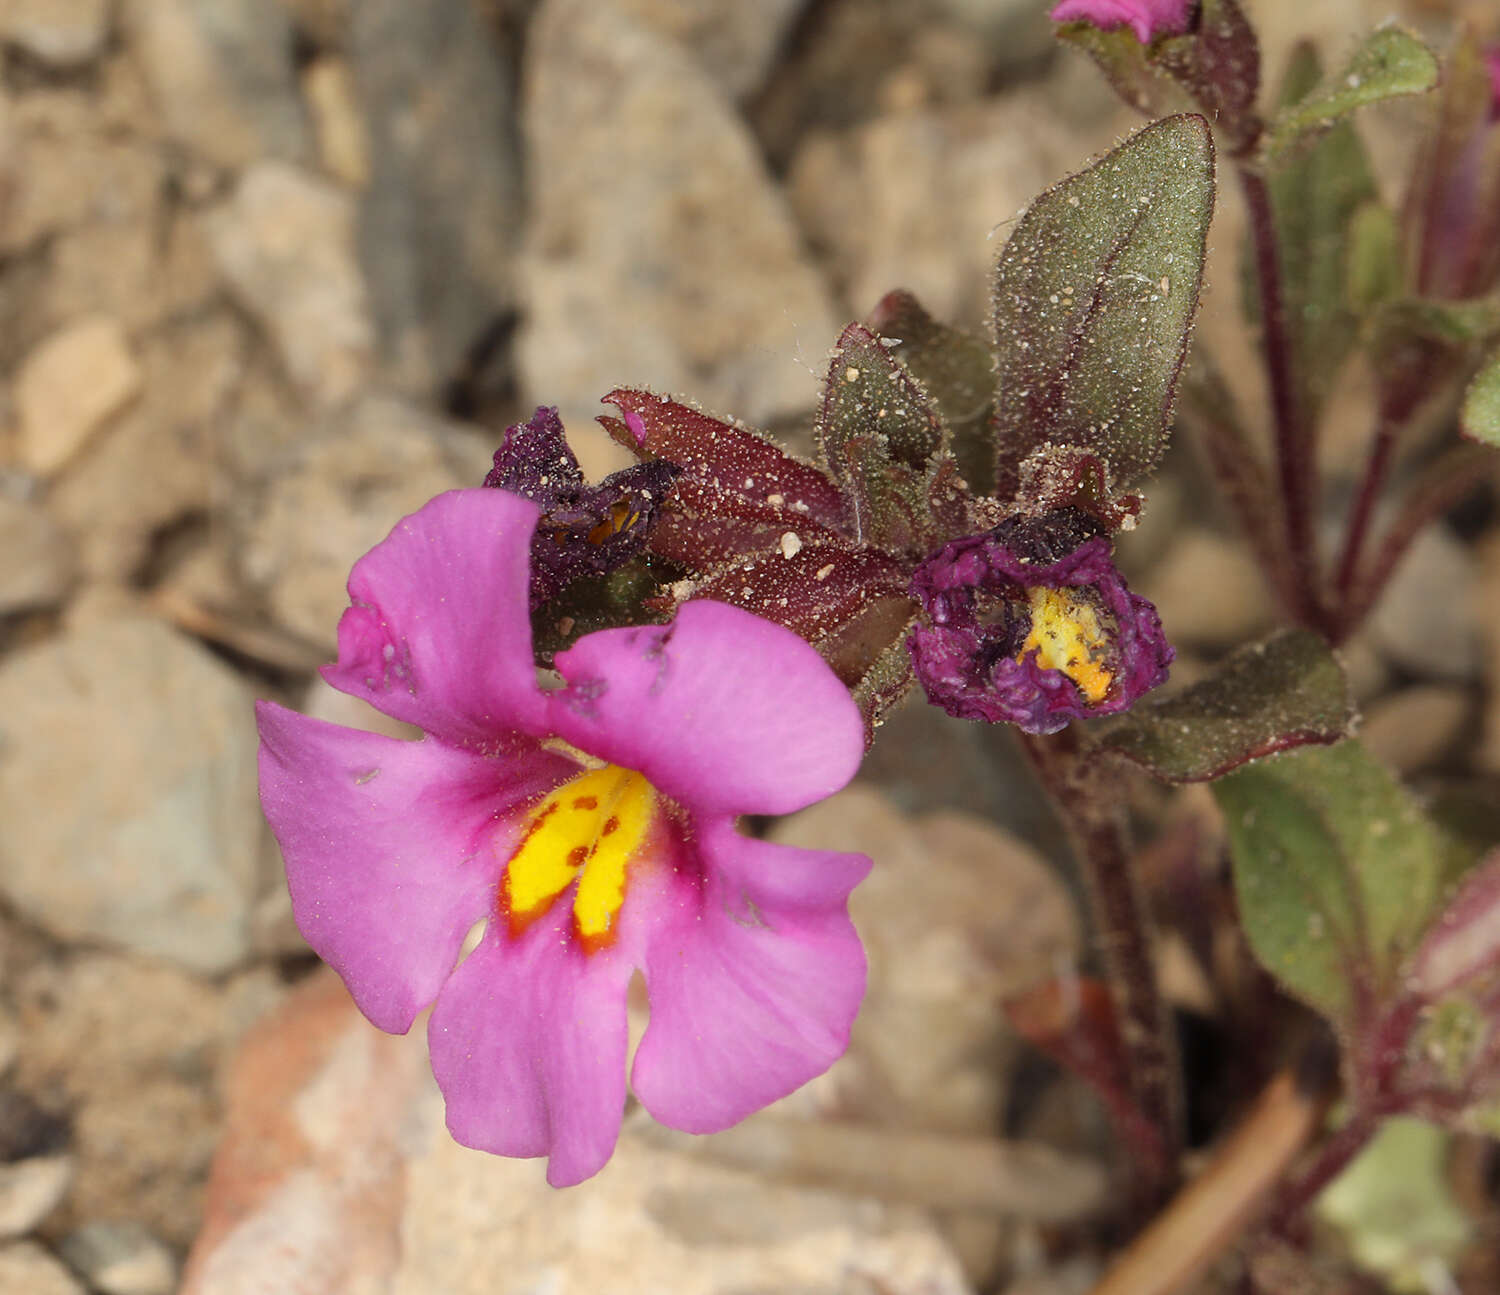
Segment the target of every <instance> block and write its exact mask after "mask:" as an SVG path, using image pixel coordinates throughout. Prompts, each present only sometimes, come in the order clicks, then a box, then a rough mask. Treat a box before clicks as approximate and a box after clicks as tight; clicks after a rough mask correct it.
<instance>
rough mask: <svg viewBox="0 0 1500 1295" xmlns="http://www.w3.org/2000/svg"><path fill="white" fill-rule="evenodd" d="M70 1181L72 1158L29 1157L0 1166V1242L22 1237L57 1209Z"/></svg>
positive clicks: (68, 1156) (60, 1154)
mask: <svg viewBox="0 0 1500 1295" xmlns="http://www.w3.org/2000/svg"><path fill="white" fill-rule="evenodd" d="M72 1181H73V1157H72V1156H70V1155H68V1154H66V1153H58V1154H56V1155H49V1156H31V1157H28V1158H27V1159H25V1160H15V1161H12V1162H11V1163H10V1164H5V1165H0V1240H7V1241H8V1240H10V1239H11V1238H13V1237H19V1236H25V1235H26V1234H27V1233H28V1232H31V1231H33V1230H35V1228H36V1226H37V1225H38V1224H39V1223H41V1221H42V1220H43V1219H45V1218H46V1217H47V1215H49V1214H51V1213H52V1211H53V1210H54V1209H56V1208H57V1203H58V1202H59V1201H60V1200H62V1198H63V1194H64V1193H65V1192H66V1191H67V1190H68V1184H69V1183H71V1182H72Z"/></svg>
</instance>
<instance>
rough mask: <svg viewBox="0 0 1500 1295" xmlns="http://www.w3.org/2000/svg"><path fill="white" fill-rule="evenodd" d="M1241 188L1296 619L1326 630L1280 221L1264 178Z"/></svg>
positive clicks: (1256, 175) (1243, 180)
mask: <svg viewBox="0 0 1500 1295" xmlns="http://www.w3.org/2000/svg"><path fill="white" fill-rule="evenodd" d="M1239 175H1240V185H1241V187H1242V188H1243V190H1244V193H1245V204H1246V206H1247V208H1248V209H1249V216H1250V236H1251V241H1252V243H1253V245H1254V248H1255V278H1256V283H1257V284H1258V285H1259V288H1260V317H1261V345H1262V349H1263V350H1264V352H1265V360H1266V377H1267V380H1268V381H1269V383H1270V388H1271V411H1272V415H1273V418H1274V421H1275V425H1276V426H1275V433H1276V435H1275V445H1276V468H1277V483H1278V485H1279V486H1280V493H1281V506H1282V520H1283V522H1284V524H1285V527H1286V543H1287V550H1288V552H1289V553H1290V555H1291V568H1292V578H1293V582H1294V592H1295V596H1296V599H1297V606H1296V608H1295V609H1294V610H1295V613H1296V615H1297V618H1298V620H1300V621H1301V622H1302V623H1303V624H1305V625H1309V626H1312V627H1313V628H1322V621H1323V609H1322V599H1321V597H1320V593H1319V588H1318V557H1317V548H1316V540H1315V536H1314V533H1313V506H1314V502H1315V500H1316V498H1317V489H1316V483H1317V464H1316V462H1315V461H1314V458H1313V454H1312V443H1311V439H1310V437H1309V435H1308V431H1307V428H1306V427H1305V426H1304V425H1303V417H1302V402H1301V400H1300V398H1299V395H1298V392H1297V386H1296V380H1295V375H1294V369H1293V363H1292V335H1291V330H1290V328H1289V327H1288V323H1287V317H1286V304H1285V301H1284V300H1283V297H1282V291H1281V259H1280V256H1279V255H1278V252H1277V246H1276V218H1275V215H1274V213H1273V212H1272V209H1271V194H1270V190H1269V189H1268V188H1267V186H1266V179H1265V176H1263V175H1262V174H1261V173H1260V172H1258V171H1256V170H1254V169H1253V168H1251V167H1249V166H1243V165H1242V166H1241V167H1240V168H1239Z"/></svg>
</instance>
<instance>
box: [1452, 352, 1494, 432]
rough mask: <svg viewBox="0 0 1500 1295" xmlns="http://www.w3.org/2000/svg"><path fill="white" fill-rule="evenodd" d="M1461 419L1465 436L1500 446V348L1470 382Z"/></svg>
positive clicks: (1460, 415)
mask: <svg viewBox="0 0 1500 1295" xmlns="http://www.w3.org/2000/svg"><path fill="white" fill-rule="evenodd" d="M1458 418H1459V424H1460V425H1461V426H1462V427H1463V432H1464V435H1465V436H1467V437H1469V438H1471V439H1472V440H1476V441H1482V442H1483V443H1484V444H1486V445H1493V446H1495V447H1496V448H1497V449H1500V351H1497V352H1495V354H1494V355H1492V356H1490V358H1489V360H1488V362H1487V363H1486V364H1485V366H1484V368H1482V369H1481V370H1480V371H1479V376H1478V377H1477V378H1475V379H1474V381H1473V382H1471V383H1470V384H1469V389H1468V391H1467V392H1466V393H1465V394H1464V404H1463V410H1462V412H1461V413H1460V414H1459V416H1458Z"/></svg>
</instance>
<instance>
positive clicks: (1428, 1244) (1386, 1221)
mask: <svg viewBox="0 0 1500 1295" xmlns="http://www.w3.org/2000/svg"><path fill="white" fill-rule="evenodd" d="M1451 1141H1452V1135H1451V1134H1449V1133H1445V1132H1444V1131H1443V1130H1442V1129H1435V1128H1433V1127H1432V1126H1431V1125H1428V1124H1424V1123H1422V1122H1421V1121H1420V1120H1413V1119H1393V1120H1387V1121H1386V1123H1385V1124H1384V1125H1383V1126H1382V1127H1381V1129H1380V1131H1379V1132H1378V1133H1377V1134H1376V1135H1375V1136H1374V1137H1373V1138H1372V1139H1371V1140H1370V1143H1369V1145H1368V1146H1367V1147H1366V1148H1365V1149H1364V1150H1363V1151H1362V1152H1360V1154H1359V1156H1358V1158H1357V1159H1356V1160H1355V1161H1354V1162H1353V1163H1352V1164H1351V1165H1350V1166H1349V1167H1348V1168H1347V1169H1346V1170H1344V1172H1343V1173H1342V1174H1340V1175H1339V1176H1338V1177H1337V1178H1336V1179H1334V1181H1333V1182H1332V1183H1331V1184H1330V1185H1329V1187H1328V1189H1327V1190H1326V1191H1325V1192H1324V1193H1323V1195H1322V1196H1321V1197H1320V1198H1319V1200H1318V1207H1317V1208H1318V1213H1319V1214H1320V1215H1321V1216H1322V1217H1323V1218H1324V1219H1326V1220H1327V1221H1328V1222H1329V1223H1331V1224H1332V1225H1333V1226H1334V1227H1336V1228H1337V1229H1338V1230H1339V1231H1340V1232H1341V1233H1343V1236H1344V1239H1345V1242H1346V1244H1347V1245H1348V1247H1349V1251H1350V1253H1351V1254H1352V1255H1353V1257H1354V1259H1355V1260H1356V1261H1357V1262H1358V1263H1360V1264H1361V1265H1362V1266H1363V1267H1365V1268H1367V1269H1370V1270H1371V1271H1373V1272H1376V1273H1379V1274H1380V1275H1381V1276H1382V1277H1384V1278H1385V1280H1386V1282H1388V1283H1389V1285H1390V1288H1391V1289H1392V1290H1393V1291H1397V1292H1411V1293H1412V1295H1418V1293H1421V1292H1429V1291H1432V1290H1433V1289H1434V1284H1433V1282H1432V1274H1433V1266H1434V1264H1436V1266H1437V1270H1438V1271H1440V1272H1445V1273H1446V1272H1447V1271H1448V1270H1449V1269H1450V1268H1451V1267H1452V1265H1453V1263H1454V1262H1455V1261H1456V1260H1457V1258H1458V1256H1459V1255H1460V1253H1462V1251H1463V1250H1464V1248H1465V1247H1466V1246H1467V1245H1468V1244H1469V1243H1470V1241H1471V1240H1472V1238H1473V1233H1474V1225H1473V1223H1472V1222H1470V1220H1469V1218H1468V1216H1467V1215H1466V1214H1465V1213H1464V1211H1463V1209H1462V1207H1461V1206H1460V1205H1459V1202H1458V1201H1457V1200H1456V1199H1455V1198H1454V1195H1453V1191H1452V1188H1451V1187H1450V1186H1449V1182H1448V1174H1447V1163H1448V1144H1449V1143H1450V1142H1451Z"/></svg>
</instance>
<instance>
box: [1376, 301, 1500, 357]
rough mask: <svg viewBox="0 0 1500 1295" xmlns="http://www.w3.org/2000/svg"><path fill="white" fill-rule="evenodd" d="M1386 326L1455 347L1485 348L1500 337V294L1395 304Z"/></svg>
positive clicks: (1391, 304)
mask: <svg viewBox="0 0 1500 1295" xmlns="http://www.w3.org/2000/svg"><path fill="white" fill-rule="evenodd" d="M1385 315H1386V318H1385V320H1384V326H1385V327H1388V328H1394V329H1397V330H1399V331H1400V332H1401V333H1404V334H1406V335H1408V336H1409V335H1411V334H1417V335H1419V336H1422V337H1428V338H1431V339H1433V340H1434V341H1438V342H1447V343H1449V344H1450V345H1452V346H1457V347H1463V346H1483V345H1485V343H1487V342H1491V341H1493V340H1494V339H1495V338H1496V337H1497V336H1500V295H1496V296H1489V297H1473V298H1471V299H1469V300H1467V301H1439V300H1435V299H1432V298H1426V297H1408V298H1406V299H1404V300H1402V301H1393V302H1391V303H1390V304H1389V305H1388V306H1387V308H1386V311H1385Z"/></svg>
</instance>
